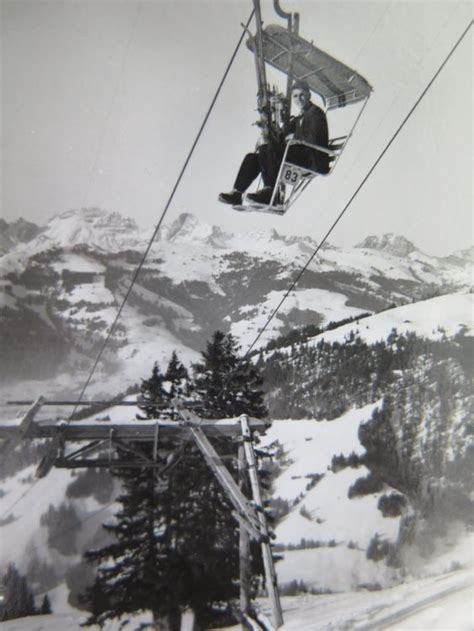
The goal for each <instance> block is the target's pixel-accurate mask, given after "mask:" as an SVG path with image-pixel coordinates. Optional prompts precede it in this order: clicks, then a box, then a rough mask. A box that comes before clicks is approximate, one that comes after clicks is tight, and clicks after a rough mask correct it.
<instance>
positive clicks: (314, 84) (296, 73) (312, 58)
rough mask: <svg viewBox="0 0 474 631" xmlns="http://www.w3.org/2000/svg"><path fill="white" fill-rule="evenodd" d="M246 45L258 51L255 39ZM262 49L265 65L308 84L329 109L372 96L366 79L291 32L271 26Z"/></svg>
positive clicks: (268, 28) (263, 34)
mask: <svg viewBox="0 0 474 631" xmlns="http://www.w3.org/2000/svg"><path fill="white" fill-rule="evenodd" d="M247 46H248V48H250V50H252V51H255V37H251V38H250V39H248V40H247ZM262 46H263V56H264V58H265V61H266V63H268V64H269V65H270V66H273V67H274V68H277V69H278V70H280V71H281V72H284V73H285V74H286V75H289V76H291V78H292V79H293V80H294V81H303V80H304V81H306V82H307V83H308V85H309V87H310V89H311V90H312V91H313V92H315V93H316V94H319V96H320V97H321V98H322V99H323V101H324V103H325V106H326V108H327V109H328V110H331V109H336V108H338V107H344V106H345V105H349V104H351V103H358V102H360V101H364V100H365V99H367V98H368V97H369V96H370V93H371V91H372V88H371V86H370V84H369V83H368V82H367V81H366V80H365V79H364V77H362V76H361V75H360V74H358V73H357V72H355V70H352V69H351V68H349V67H348V66H346V65H345V64H343V63H341V62H340V61H338V60H337V59H334V57H331V55H328V54H327V53H325V52H324V51H322V50H320V49H319V48H316V47H315V46H313V44H311V43H310V42H307V41H306V40H304V39H303V38H302V37H299V35H296V34H295V33H291V32H290V31H289V30H288V29H285V28H283V27H281V26H278V25H275V24H270V25H269V26H267V27H266V28H265V29H264V30H263V31H262Z"/></svg>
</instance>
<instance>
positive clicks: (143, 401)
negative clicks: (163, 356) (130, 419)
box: [139, 362, 166, 418]
mask: <svg viewBox="0 0 474 631" xmlns="http://www.w3.org/2000/svg"><path fill="white" fill-rule="evenodd" d="M164 380H165V378H164V376H163V375H162V373H161V371H160V367H159V366H158V364H157V363H156V362H155V365H154V366H153V370H152V371H151V377H150V378H149V379H143V381H142V383H141V386H140V397H139V402H140V403H139V407H140V409H142V410H143V411H144V412H145V413H146V415H147V417H148V418H154V417H157V416H158V415H159V412H160V409H159V408H160V406H161V405H162V404H163V403H164V401H165V396H166V393H165V390H164V388H163V382H164Z"/></svg>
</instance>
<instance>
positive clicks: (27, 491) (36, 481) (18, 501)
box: [0, 478, 41, 519]
mask: <svg viewBox="0 0 474 631" xmlns="http://www.w3.org/2000/svg"><path fill="white" fill-rule="evenodd" d="M40 479H41V478H36V480H34V481H33V482H32V483H31V485H30V486H29V487H28V488H27V489H26V491H24V493H22V494H21V495H20V497H19V498H17V499H16V500H15V501H14V502H13V504H12V505H11V506H9V507H8V508H7V510H6V511H4V512H3V513H2V514H1V515H0V519H3V518H4V517H5V516H6V515H8V514H9V513H11V511H12V510H13V509H14V508H15V506H16V505H17V504H19V503H20V502H21V500H22V499H24V498H25V497H26V496H27V495H28V493H29V492H30V491H32V490H33V489H34V488H35V486H36V485H37V484H38V482H39V481H40Z"/></svg>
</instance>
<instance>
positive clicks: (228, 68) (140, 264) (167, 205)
mask: <svg viewBox="0 0 474 631" xmlns="http://www.w3.org/2000/svg"><path fill="white" fill-rule="evenodd" d="M253 15H254V10H252V12H251V13H250V17H249V18H248V20H247V23H246V26H245V29H244V30H243V31H242V34H241V36H240V38H239V41H238V43H237V46H236V47H235V49H234V52H233V53H232V56H231V58H230V60H229V62H228V64H227V67H226V69H225V71H224V74H223V76H222V78H221V81H220V83H219V85H218V87H217V90H216V92H215V94H214V97H213V99H212V101H211V104H210V106H209V109H208V110H207V113H206V115H205V116H204V120H203V122H202V124H201V127H200V129H199V131H198V133H197V135H196V138H195V139H194V142H193V144H192V146H191V149H190V151H189V152H188V156H187V158H186V160H185V162H184V164H183V166H182V168H181V171H180V173H179V175H178V178H177V180H176V182H175V184H174V186H173V189H172V191H171V194H170V196H169V198H168V201H167V202H166V205H165V207H164V209H163V211H162V213H161V217H160V219H159V221H158V224H157V226H156V228H155V230H154V232H153V234H152V236H151V239H150V241H149V243H148V246H147V248H146V250H145V252H144V254H143V256H142V259H141V261H140V263H139V264H138V266H137V268H136V270H135V273H134V275H133V277H132V281H131V283H130V285H129V287H128V290H127V292H126V293H125V297H124V299H123V300H122V303H121V305H120V307H119V309H118V311H117V315H116V316H115V319H114V321H113V322H112V325H111V327H110V329H109V331H108V333H107V335H106V337H105V340H104V342H103V344H102V346H101V348H100V351H99V353H98V355H97V357H96V359H95V361H94V364H93V366H92V369H91V371H90V373H89V376H88V378H87V380H86V382H85V384H84V386H83V388H82V390H81V394H80V395H79V398H78V401H77V405H76V406H75V407H74V409H73V411H72V413H71V415H70V417H69V421H71V419H72V417H73V416H74V414H75V413H76V411H77V407H78V404H79V403H80V402H81V401H82V397H83V396H84V393H85V391H86V389H87V387H88V385H89V383H90V381H91V379H92V376H93V374H94V372H95V370H96V368H97V366H98V364H99V362H100V360H101V358H102V355H103V353H104V351H105V347H106V346H107V344H108V342H109V340H110V338H111V336H112V333H113V332H114V329H115V327H116V325H117V322H118V320H119V318H120V316H121V314H122V311H123V309H124V307H125V303H126V302H127V300H128V298H129V296H130V294H131V292H132V289H133V286H134V284H135V282H136V280H137V278H138V276H139V274H140V272H141V270H142V267H143V265H144V263H145V260H146V258H147V256H148V254H149V252H150V250H151V246H152V245H153V242H154V240H155V238H156V236H157V234H158V232H159V230H160V228H161V225H162V223H163V220H164V218H165V215H166V213H167V211H168V208H169V207H170V204H171V202H172V200H173V197H174V195H175V193H176V191H177V189H178V186H179V185H180V183H181V180H182V177H183V175H184V172H185V171H186V168H187V166H188V164H189V161H190V159H191V157H192V155H193V153H194V149H195V148H196V145H197V143H198V142H199V140H200V138H201V135H202V132H203V130H204V127H205V126H206V124H207V121H208V119H209V116H210V114H211V112H212V110H213V108H214V105H215V103H216V101H217V97H218V96H219V94H220V91H221V89H222V86H223V85H224V82H225V80H226V78H227V75H228V74H229V71H230V69H231V67H232V64H233V62H234V59H235V57H236V55H237V52H238V50H239V48H240V46H241V44H242V41H243V39H244V37H245V34H246V29H247V28H248V26H249V25H250V22H251V20H252V18H253Z"/></svg>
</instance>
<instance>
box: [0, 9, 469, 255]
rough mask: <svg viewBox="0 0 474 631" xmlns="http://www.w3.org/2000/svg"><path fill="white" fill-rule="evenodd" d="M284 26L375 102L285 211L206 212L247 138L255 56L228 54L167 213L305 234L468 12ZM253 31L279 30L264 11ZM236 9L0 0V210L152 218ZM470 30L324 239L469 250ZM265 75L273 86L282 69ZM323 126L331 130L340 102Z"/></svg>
mask: <svg viewBox="0 0 474 631" xmlns="http://www.w3.org/2000/svg"><path fill="white" fill-rule="evenodd" d="M281 4H282V6H283V7H284V8H285V9H287V10H296V11H299V12H300V15H301V25H300V33H301V35H302V36H303V37H305V38H306V39H308V40H312V41H313V42H314V44H315V45H317V46H319V47H320V48H322V49H323V50H325V51H326V52H328V53H330V54H331V55H333V56H334V57H336V58H338V59H340V60H341V61H343V62H344V63H346V64H347V65H349V66H351V67H353V68H354V69H356V70H357V71H358V72H359V73H361V74H362V75H363V76H364V77H365V78H366V79H367V80H368V81H369V83H370V84H371V85H372V87H373V88H374V92H373V95H372V97H371V98H370V100H369V104H368V106H367V108H366V109H365V112H364V114H363V117H362V119H361V121H360V123H359V125H358V127H357V128H356V131H355V134H354V137H353V138H352V139H351V141H350V143H349V144H348V146H347V148H346V150H345V152H344V154H343V156H342V157H341V159H340V161H339V163H338V165H337V168H336V169H335V170H334V172H333V174H332V175H331V176H330V177H328V178H319V179H317V180H316V181H315V182H314V183H313V184H312V185H311V186H310V187H309V188H308V190H307V192H306V193H305V194H304V195H303V196H302V197H301V199H300V200H299V201H298V203H297V204H296V205H295V206H294V207H293V208H292V209H291V210H290V211H289V213H288V214H287V215H286V216H285V217H275V216H267V215H256V214H250V213H245V214H242V213H237V212H235V211H232V210H231V209H230V208H229V207H226V206H223V205H221V204H219V203H218V202H217V195H218V193H219V192H220V191H226V190H229V189H230V188H231V186H232V183H233V180H234V177H235V172H236V170H237V168H238V165H239V163H240V160H241V158H242V157H243V155H244V154H245V153H246V152H247V151H249V150H251V149H252V148H253V146H254V144H255V141H256V139H257V130H256V128H255V126H253V125H252V123H253V122H254V121H255V119H256V112H255V106H256V104H255V95H256V79H255V71H254V61H253V57H252V55H251V53H250V52H249V51H248V50H247V49H246V47H245V46H243V47H242V49H241V50H240V52H239V55H238V57H237V59H236V62H235V64H234V66H233V68H232V70H231V73H230V75H229V77H228V80H227V82H226V84H225V86H224V89H223V91H222V93H221V96H220V98H219V100H218V102H217V103H216V106H215V108H214V110H213V113H212V115H211V118H210V120H209V122H208V125H207V126H206V128H205V131H204V134H203V136H202V138H201V141H200V143H199V145H198V147H197V149H196V152H195V154H194V157H193V159H192V161H191V163H190V165H189V168H188V170H187V172H186V174H185V178H184V180H183V182H182V185H181V187H180V189H179V190H178V193H177V195H176V197H175V200H174V203H173V205H172V207H171V208H170V211H169V215H168V217H169V219H172V218H173V217H174V216H176V215H177V214H178V213H179V212H182V211H189V212H192V213H194V214H196V215H198V216H200V217H202V218H203V219H204V220H205V221H207V222H210V223H213V224H216V225H219V226H221V227H222V228H223V229H229V230H239V231H240V230H242V231H247V230H253V229H256V228H270V227H275V228H276V229H277V230H278V231H280V232H288V233H298V234H308V235H310V236H312V237H313V238H315V239H316V240H318V239H320V238H321V237H322V236H323V235H324V234H325V232H326V231H327V229H328V227H329V226H330V225H331V223H332V221H333V220H334V218H335V217H336V216H337V215H338V213H339V212H340V210H341V209H342V208H343V206H344V204H345V202H346V201H347V200H348V199H349V198H350V196H351V195H352V192H353V191H354V190H355V188H356V187H357V185H358V184H359V182H360V181H361V180H362V179H363V177H364V175H365V174H366V172H367V171H368V169H369V168H370V166H371V165H372V164H373V162H374V161H375V159H376V158H377V156H378V155H379V153H380V151H381V150H382V149H383V147H384V146H385V144H386V142H387V141H388V140H389V139H390V137H391V136H392V135H393V133H394V131H395V130H396V128H397V127H398V125H399V124H400V122H401V121H402V120H403V118H404V117H405V115H406V114H407V112H408V111H409V109H410V108H411V106H412V105H413V103H414V102H415V100H416V99H417V97H418V95H419V94H420V93H421V92H422V90H423V89H424V88H425V86H426V85H427V84H428V82H429V81H430V79H431V77H432V76H433V74H434V72H435V71H436V69H437V68H438V66H439V65H440V64H441V63H442V61H443V60H444V59H445V57H446V55H447V54H448V52H449V50H450V49H451V47H452V46H453V45H454V43H455V42H456V40H457V39H458V38H459V37H460V35H461V33H462V31H463V30H464V29H465V28H466V26H467V25H468V24H469V21H470V20H471V19H472V15H471V12H472V5H471V3H470V2H457V1H456V0H438V1H436V2H432V1H430V0H420V1H417V0H405V1H403V2H402V1H400V0H392V1H390V2H385V1H383V0H382V1H380V0H379V1H377V2H375V1H371V2H362V1H361V0H350V1H346V2H340V1H339V0H329V1H319V0H306V1H305V0H293V1H290V0H288V1H287V0H282V2H281ZM262 7H263V18H264V21H265V23H267V24H268V23H280V24H281V25H283V26H284V25H285V23H284V22H283V21H282V20H281V19H280V18H278V17H277V16H276V15H275V14H274V12H273V9H272V2H270V1H268V2H267V1H263V2H262ZM251 9H252V3H251V1H250V0H207V1H204V0H192V1H188V2H185V1H183V0H173V1H169V0H148V1H142V0H122V1H119V0H100V1H99V0H96V1H88V0H57V1H54V2H51V1H49V0H1V11H2V33H1V40H2V62H1V63H2V66H1V105H2V108H1V116H2V119H1V134H2V139H1V147H2V149H1V151H2V155H1V162H2V171H1V175H2V181H1V209H0V215H1V216H2V217H3V218H5V219H6V220H8V221H11V220H14V219H16V218H17V217H19V216H23V217H25V218H26V219H29V220H31V221H35V222H37V223H42V224H43V223H45V222H46V221H47V219H48V218H49V217H51V216H52V215H54V214H56V213H58V212H61V211H64V210H68V209H70V208H80V207H84V206H100V207H102V208H104V209H107V210H117V211H119V212H120V213H122V214H123V215H126V216H131V217H134V218H135V219H136V220H137V222H138V223H139V224H140V225H143V226H149V225H152V224H155V223H156V222H157V220H158V219H159V217H160V214H161V212H162V209H163V206H164V204H165V202H166V200H167V198H168V196H169V194H170V192H171V190H172V187H173V185H174V182H175V179H176V177H177V175H178V173H179V170H180V169H181V166H182V165H183V163H184V160H185V159H186V156H187V153H188V151H189V149H190V147H191V145H192V143H193V141H194V138H195V135H196V133H197V131H198V129H199V127H200V125H201V122H202V119H203V116H204V114H205V112H206V111H207V109H208V107H209V105H210V102H211V99H212V97H213V95H214V92H215V90H216V88H217V85H218V83H219V81H220V79H221V76H222V73H223V71H224V69H225V67H226V65H227V62H228V60H229V58H230V55H231V54H232V51H233V49H234V47H235V45H236V42H237V40H238V38H239V36H240V33H241V30H242V28H241V23H242V22H245V21H246V20H247V18H248V16H249V14H250V11H251ZM471 47H472V29H471V31H470V33H469V34H468V36H467V37H466V38H465V39H464V41H463V42H462V44H461V45H460V47H459V48H458V49H457V51H456V52H455V54H454V56H453V57H452V58H451V60H450V61H449V62H448V65H447V66H446V67H445V69H444V70H443V72H442V74H441V75H440V77H439V78H438V80H437V81H436V83H435V84H434V85H433V86H432V88H430V90H429V92H428V93H427V95H426V97H425V98H424V100H423V101H422V103H421V104H420V106H419V107H418V108H417V110H416V111H415V113H414V114H413V116H412V117H411V118H410V120H409V122H408V124H407V125H406V127H405V128H404V130H403V131H402V133H401V134H400V136H399V137H398V138H397V140H396V141H395V143H394V145H392V148H391V149H390V150H389V152H388V153H387V154H386V156H385V157H384V159H383V161H382V162H381V163H380V165H379V166H378V168H377V170H376V171H375V172H374V174H373V176H372V177H371V178H370V179H369V181H368V183H367V184H366V186H365V187H364V189H363V190H362V191H361V193H360V194H359V196H358V197H357V199H356V201H355V202H354V203H353V205H352V206H351V208H350V210H349V211H348V213H347V215H346V216H345V217H344V218H343V220H342V221H341V223H340V224H339V226H338V227H337V229H336V230H335V231H334V233H333V235H332V236H331V238H330V240H331V241H332V242H333V243H336V244H339V245H353V244H354V243H356V242H358V241H359V240H361V239H362V238H363V237H365V236H366V235H368V234H382V233H385V232H395V233H399V234H403V235H405V236H406V237H408V238H409V239H411V240H413V241H414V242H415V243H416V244H417V245H418V246H419V247H420V248H421V249H423V250H424V251H426V252H427V253H429V254H438V255H442V254H448V253H451V252H452V251H454V250H457V249H461V248H465V247H468V246H469V245H470V244H471V242H472V122H471V116H472V59H471ZM271 79H272V82H274V83H279V85H280V86H281V87H282V88H283V87H284V85H285V83H284V77H283V76H282V75H278V73H276V72H275V73H274V74H272V75H271ZM339 114H340V116H339V119H340V120H336V119H335V117H334V116H332V117H330V119H329V123H330V132H332V133H335V132H336V131H339V129H340V127H341V125H342V126H344V125H346V126H347V125H348V123H349V121H350V119H351V118H352V117H355V115H356V114H357V106H353V107H352V108H351V107H348V108H346V110H344V111H343V112H340V113H339Z"/></svg>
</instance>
